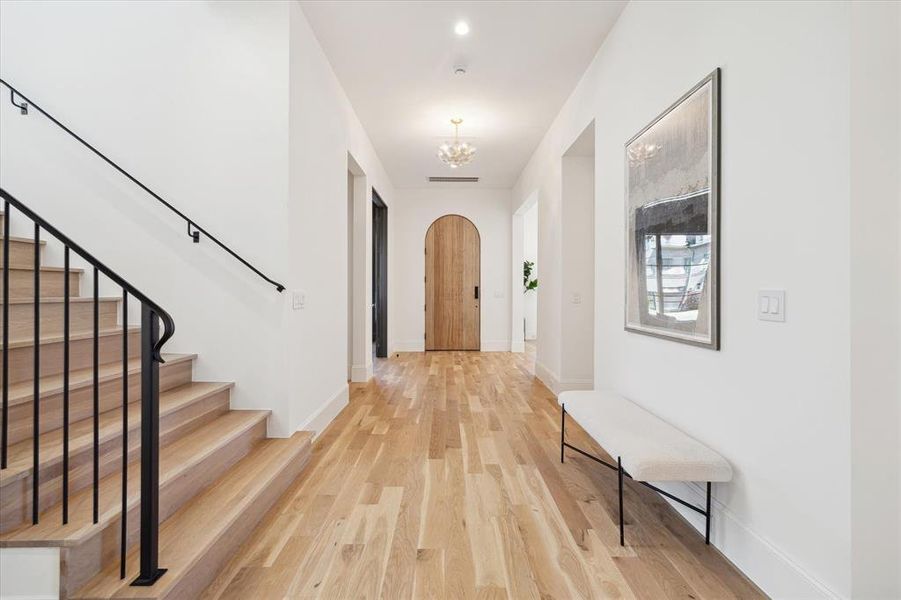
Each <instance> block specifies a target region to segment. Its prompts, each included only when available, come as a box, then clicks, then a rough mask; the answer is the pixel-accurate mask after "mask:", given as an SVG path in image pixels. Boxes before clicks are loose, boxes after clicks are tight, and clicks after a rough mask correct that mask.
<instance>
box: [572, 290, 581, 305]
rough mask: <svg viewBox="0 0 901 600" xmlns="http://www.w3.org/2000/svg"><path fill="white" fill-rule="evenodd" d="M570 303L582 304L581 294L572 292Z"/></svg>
mask: <svg viewBox="0 0 901 600" xmlns="http://www.w3.org/2000/svg"><path fill="white" fill-rule="evenodd" d="M571 302H572V303H573V304H582V294H580V293H579V292H573V295H572V300H571Z"/></svg>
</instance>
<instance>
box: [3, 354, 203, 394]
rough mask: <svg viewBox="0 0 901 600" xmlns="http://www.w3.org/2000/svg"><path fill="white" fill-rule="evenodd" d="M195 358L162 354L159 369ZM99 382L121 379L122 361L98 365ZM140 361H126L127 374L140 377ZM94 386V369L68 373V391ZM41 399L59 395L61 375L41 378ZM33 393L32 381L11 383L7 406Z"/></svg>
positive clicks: (191, 355)
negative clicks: (161, 362) (162, 361)
mask: <svg viewBox="0 0 901 600" xmlns="http://www.w3.org/2000/svg"><path fill="white" fill-rule="evenodd" d="M195 358H197V355H196V354H164V355H163V360H165V361H166V362H165V363H164V364H163V365H161V366H160V368H166V365H177V364H179V363H183V362H186V361H191V360H194V359H195ZM97 373H98V379H99V382H100V383H101V384H102V383H105V382H107V381H111V380H114V379H119V378H121V377H122V361H114V362H111V363H105V364H101V365H99V367H98V369H97ZM140 373H141V359H140V358H132V359H131V360H129V361H128V374H129V376H131V375H134V376H137V377H140ZM93 385H94V368H93V367H88V368H86V369H78V370H75V371H69V391H70V392H71V391H74V390H77V389H81V388H83V387H91V386H93ZM39 386H40V395H41V397H42V398H43V397H46V396H50V395H52V394H60V393H62V391H63V375H62V373H58V374H56V375H46V376H44V377H41V380H40V383H39ZM33 392H34V382H33V381H20V382H19V383H12V384H10V386H9V405H10V406H16V405H18V404H24V403H26V402H31V399H32V396H33Z"/></svg>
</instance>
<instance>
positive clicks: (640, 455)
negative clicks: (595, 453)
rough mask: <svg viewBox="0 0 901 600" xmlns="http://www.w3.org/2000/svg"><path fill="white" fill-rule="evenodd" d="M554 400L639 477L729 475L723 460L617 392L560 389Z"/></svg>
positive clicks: (717, 477) (667, 478)
mask: <svg viewBox="0 0 901 600" xmlns="http://www.w3.org/2000/svg"><path fill="white" fill-rule="evenodd" d="M558 402H559V403H560V404H561V405H565V408H566V412H567V414H569V415H571V416H572V417H573V419H575V420H576V422H577V423H578V424H579V425H580V426H581V427H582V428H583V429H584V430H585V431H586V432H588V434H589V435H590V436H591V437H593V438H594V439H595V441H597V442H598V443H599V444H600V445H601V447H603V448H604V450H606V451H607V452H608V453H609V454H610V455H611V456H612V457H613V458H614V460H615V459H616V457H617V456H619V457H620V458H621V460H622V463H623V468H624V469H625V470H626V472H628V473H629V475H631V476H632V478H633V479H635V480H637V481H729V480H730V479H732V467H731V466H730V465H729V463H728V462H726V459H724V458H723V457H722V456H720V455H719V454H717V453H716V452H714V451H713V450H711V449H710V448H708V447H707V446H705V445H703V444H702V443H700V442H698V441H697V440H695V439H693V438H691V437H689V436H688V435H686V434H684V433H683V432H681V431H679V430H678V429H676V428H675V427H673V426H672V425H670V424H669V423H667V422H666V421H663V420H662V419H660V418H658V417H656V416H654V415H653V414H651V413H649V412H648V411H646V410H645V409H643V408H641V407H640V406H638V405H637V404H635V403H634V402H632V401H630V400H627V399H626V398H623V397H622V396H620V395H619V394H616V393H614V392H608V391H573V392H563V393H561V394H560V397H559V398H558Z"/></svg>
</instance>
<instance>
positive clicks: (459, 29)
mask: <svg viewBox="0 0 901 600" xmlns="http://www.w3.org/2000/svg"><path fill="white" fill-rule="evenodd" d="M454 33H456V34H457V35H466V34H467V33H469V24H468V23H467V22H466V21H458V22H457V24H456V25H454Z"/></svg>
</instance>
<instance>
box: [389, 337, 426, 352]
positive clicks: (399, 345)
mask: <svg viewBox="0 0 901 600" xmlns="http://www.w3.org/2000/svg"><path fill="white" fill-rule="evenodd" d="M394 351H395V352H425V340H407V341H400V342H395V343H394Z"/></svg>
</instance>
